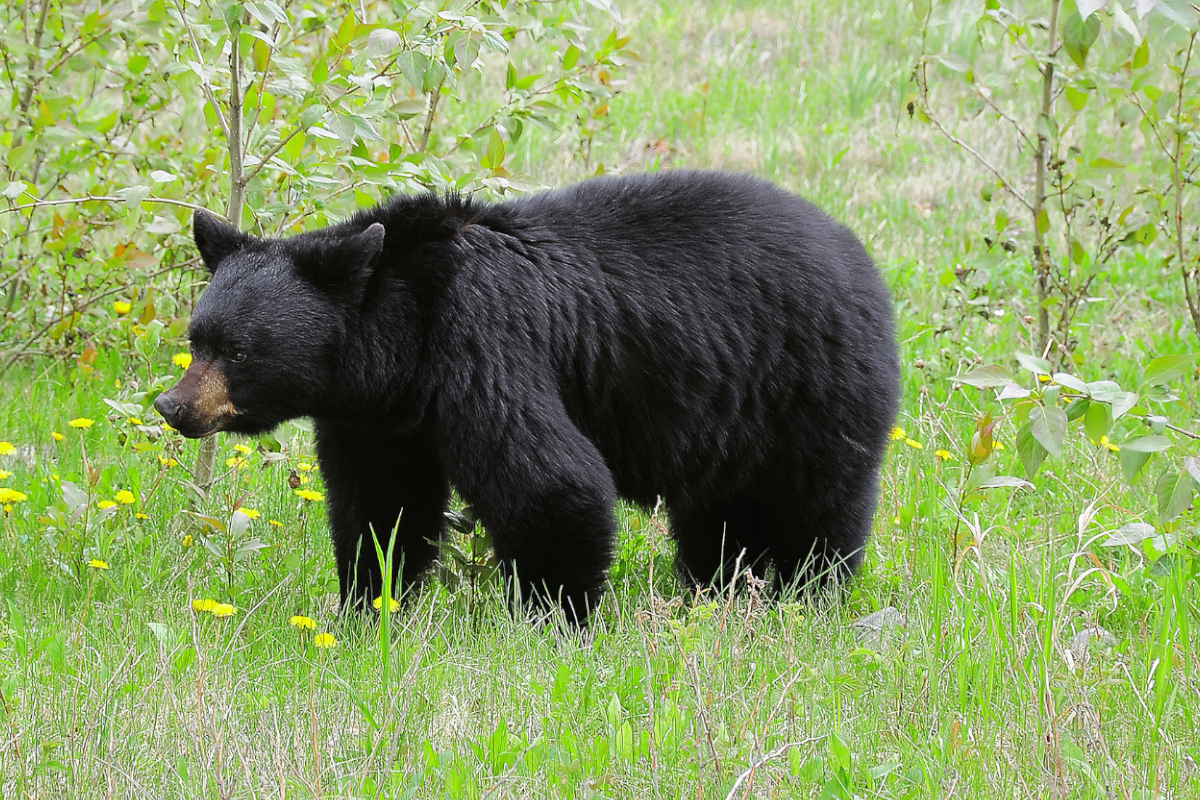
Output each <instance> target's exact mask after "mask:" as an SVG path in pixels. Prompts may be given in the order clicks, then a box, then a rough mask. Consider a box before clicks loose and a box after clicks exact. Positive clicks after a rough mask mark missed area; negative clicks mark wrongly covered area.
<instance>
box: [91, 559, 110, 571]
mask: <svg viewBox="0 0 1200 800" xmlns="http://www.w3.org/2000/svg"><path fill="white" fill-rule="evenodd" d="M88 566H89V567H91V568H92V569H108V562H107V561H101V560H100V559H98V558H93V559H92V560H91V561H89V562H88Z"/></svg>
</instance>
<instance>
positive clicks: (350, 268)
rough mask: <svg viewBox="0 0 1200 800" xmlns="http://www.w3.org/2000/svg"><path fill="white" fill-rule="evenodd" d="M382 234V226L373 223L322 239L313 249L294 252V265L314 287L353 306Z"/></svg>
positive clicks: (359, 299)
mask: <svg viewBox="0 0 1200 800" xmlns="http://www.w3.org/2000/svg"><path fill="white" fill-rule="evenodd" d="M385 235H386V231H385V230H384V227H383V225H381V224H380V223H378V222H376V223H374V224H372V225H371V226H369V227H368V228H367V229H366V230H364V231H361V232H359V233H356V234H354V235H352V236H347V237H346V238H344V239H338V240H335V241H332V242H330V241H326V242H324V243H323V244H322V245H321V246H320V247H319V248H318V249H316V250H306V251H305V252H302V253H300V254H298V257H297V259H296V264H297V266H298V267H299V269H300V273H301V274H302V275H304V276H305V277H307V278H308V280H310V281H312V282H313V283H314V284H315V285H316V286H318V287H320V288H321V289H323V290H324V291H326V292H329V293H330V294H332V295H335V296H337V297H339V298H341V299H343V300H345V302H347V303H348V304H350V305H352V306H357V305H360V304H361V303H362V301H363V298H364V297H365V296H366V292H367V284H369V283H370V282H371V276H372V275H374V274H375V268H376V267H377V266H378V265H379V254H380V253H382V252H383V240H384V237H385Z"/></svg>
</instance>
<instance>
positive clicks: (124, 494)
mask: <svg viewBox="0 0 1200 800" xmlns="http://www.w3.org/2000/svg"><path fill="white" fill-rule="evenodd" d="M116 500H117V502H118V503H120V504H121V505H123V506H128V505H133V504H134V503H136V502H137V499H136V498H135V497H134V496H133V492H131V491H129V490H128V489H122V490H121V491H119V492H117V494H116Z"/></svg>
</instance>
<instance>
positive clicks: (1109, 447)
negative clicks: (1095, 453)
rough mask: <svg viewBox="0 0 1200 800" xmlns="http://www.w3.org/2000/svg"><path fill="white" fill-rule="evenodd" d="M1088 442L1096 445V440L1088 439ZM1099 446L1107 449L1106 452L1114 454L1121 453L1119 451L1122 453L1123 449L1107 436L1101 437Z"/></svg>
mask: <svg viewBox="0 0 1200 800" xmlns="http://www.w3.org/2000/svg"><path fill="white" fill-rule="evenodd" d="M1088 441H1089V442H1091V443H1092V444H1096V440H1095V439H1088ZM1097 446H1098V447H1103V448H1105V449H1106V450H1111V451H1112V452H1114V453H1116V452H1119V451H1120V449H1121V446H1120V445H1117V444H1113V443H1112V442H1111V441H1109V439H1108V437H1107V436H1101V437H1100V442H1099V444H1098V445H1097Z"/></svg>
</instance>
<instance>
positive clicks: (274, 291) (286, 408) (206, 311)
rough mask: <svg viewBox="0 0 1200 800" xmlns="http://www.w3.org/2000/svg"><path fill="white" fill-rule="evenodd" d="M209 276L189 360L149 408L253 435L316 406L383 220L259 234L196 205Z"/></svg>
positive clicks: (374, 256)
mask: <svg viewBox="0 0 1200 800" xmlns="http://www.w3.org/2000/svg"><path fill="white" fill-rule="evenodd" d="M193 224H194V231H195V238H196V247H197V248H198V249H199V250H200V256H201V258H202V259H203V260H204V264H205V266H206V267H208V270H209V272H210V273H211V275H212V280H211V281H210V283H209V285H208V288H207V289H205V290H204V293H203V294H202V295H201V296H200V299H199V301H197V303H196V308H195V310H194V312H193V314H192V321H191V325H190V326H189V327H188V334H189V338H190V340H191V351H192V363H191V365H190V366H189V367H188V369H187V372H186V373H185V374H184V376H183V378H181V379H180V381H179V383H177V384H175V386H173V387H171V388H170V389H169V390H167V391H166V392H163V393H162V394H161V395H159V396H158V399H156V400H155V401H154V407H155V408H156V409H158V412H159V413H160V414H162V415H163V417H164V418H165V419H166V420H167V422H169V423H170V424H171V426H172V427H174V428H175V429H176V430H178V431H179V432H180V433H182V434H183V435H184V436H188V437H191V438H199V437H202V436H208V435H209V434H212V433H216V432H217V431H233V432H236V433H244V434H251V435H253V434H258V433H264V432H266V431H268V430H271V429H272V428H274V427H275V426H276V425H278V424H279V423H281V422H284V421H285V420H288V419H294V418H296V417H300V416H307V415H312V414H314V413H316V412H317V410H318V409H319V408H320V406H321V403H322V398H323V397H324V396H325V395H326V394H327V393H328V391H329V384H330V376H331V375H333V374H335V373H336V367H337V360H338V358H339V351H340V350H341V349H342V347H343V345H344V340H345V331H346V323H347V319H348V318H349V316H350V315H351V314H353V313H354V312H355V310H357V309H358V307H359V306H360V305H361V304H362V302H363V298H364V295H365V292H366V287H367V283H368V282H369V280H370V277H371V274H372V272H373V271H374V269H375V266H376V264H377V263H378V260H379V254H380V252H381V251H382V249H383V241H384V228H383V226H382V225H380V224H379V223H375V224H373V225H371V226H369V227H367V228H366V229H365V230H363V231H360V232H350V233H344V232H336V231H337V229H327V230H324V231H316V232H313V233H308V234H302V235H300V236H296V237H293V238H290V239H257V238H255V237H252V236H248V235H246V234H244V233H241V232H240V231H238V230H237V229H235V228H233V227H231V226H229V225H227V224H226V223H224V222H222V221H221V220H219V219H218V218H217V217H215V216H213V215H212V214H208V213H206V212H203V211H197V212H196V214H195V217H194V220H193Z"/></svg>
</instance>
